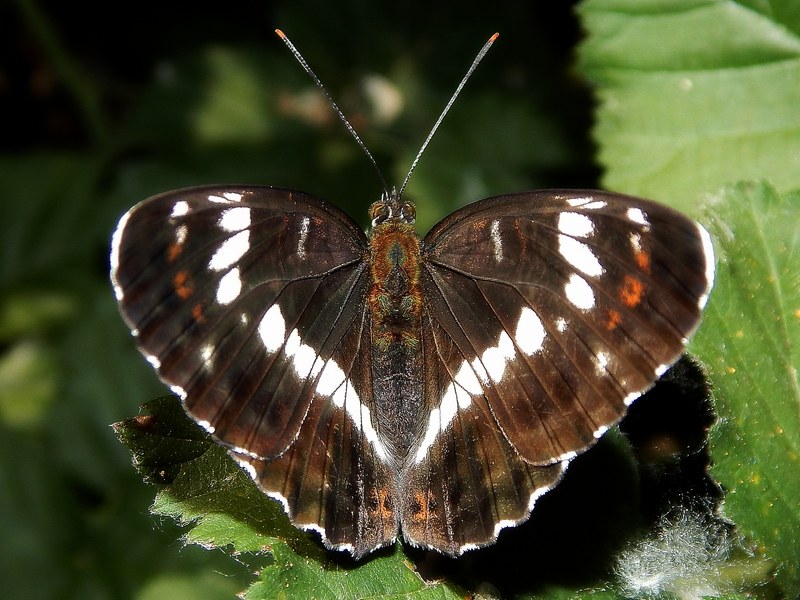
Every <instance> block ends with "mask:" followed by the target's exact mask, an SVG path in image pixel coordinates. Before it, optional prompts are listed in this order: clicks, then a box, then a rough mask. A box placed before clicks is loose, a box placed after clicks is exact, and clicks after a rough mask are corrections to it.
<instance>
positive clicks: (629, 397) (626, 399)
mask: <svg viewBox="0 0 800 600" xmlns="http://www.w3.org/2000/svg"><path fill="white" fill-rule="evenodd" d="M641 395H642V393H641V392H631V393H630V394H628V395H627V396H625V397H624V398H623V399H622V402H623V403H624V404H625V406H630V405H631V404H633V401H634V400H636V399H637V398H638V397H639V396H641Z"/></svg>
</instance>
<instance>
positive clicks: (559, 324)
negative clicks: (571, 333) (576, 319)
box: [556, 317, 567, 333]
mask: <svg viewBox="0 0 800 600" xmlns="http://www.w3.org/2000/svg"><path fill="white" fill-rule="evenodd" d="M566 330H567V321H566V319H564V317H558V318H557V319H556V331H558V333H564V332H565V331H566Z"/></svg>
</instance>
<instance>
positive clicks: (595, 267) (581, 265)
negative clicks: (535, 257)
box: [558, 234, 604, 277]
mask: <svg viewBox="0 0 800 600" xmlns="http://www.w3.org/2000/svg"><path fill="white" fill-rule="evenodd" d="M558 252H559V253H560V254H561V256H562V257H564V260H566V261H567V262H568V263H569V264H571V265H572V266H573V267H575V268H576V269H578V270H579V271H581V272H583V273H585V274H586V275H588V276H589V277H599V276H600V275H602V274H603V272H604V270H603V267H602V266H601V265H600V261H598V260H597V256H595V254H594V252H592V250H591V248H589V246H587V245H586V244H584V243H583V242H579V241H578V240H576V239H574V238H571V237H569V236H568V235H563V234H561V235H559V236H558Z"/></svg>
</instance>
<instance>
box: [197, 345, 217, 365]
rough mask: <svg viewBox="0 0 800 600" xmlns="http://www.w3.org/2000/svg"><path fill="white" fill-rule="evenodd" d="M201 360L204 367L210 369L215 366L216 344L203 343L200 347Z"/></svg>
mask: <svg viewBox="0 0 800 600" xmlns="http://www.w3.org/2000/svg"><path fill="white" fill-rule="evenodd" d="M200 360H202V361H203V368H205V369H206V371H210V370H211V369H213V368H214V346H213V345H211V344H203V347H202V348H201V349H200Z"/></svg>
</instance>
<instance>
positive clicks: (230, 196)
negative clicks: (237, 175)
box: [222, 192, 242, 202]
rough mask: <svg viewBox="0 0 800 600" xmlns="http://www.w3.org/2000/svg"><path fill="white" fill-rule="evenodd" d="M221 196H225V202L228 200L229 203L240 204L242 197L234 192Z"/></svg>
mask: <svg viewBox="0 0 800 600" xmlns="http://www.w3.org/2000/svg"><path fill="white" fill-rule="evenodd" d="M222 195H223V196H225V199H226V200H230V201H231V202H240V201H241V200H242V195H241V194H238V193H236V192H225V193H224V194H222Z"/></svg>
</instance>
